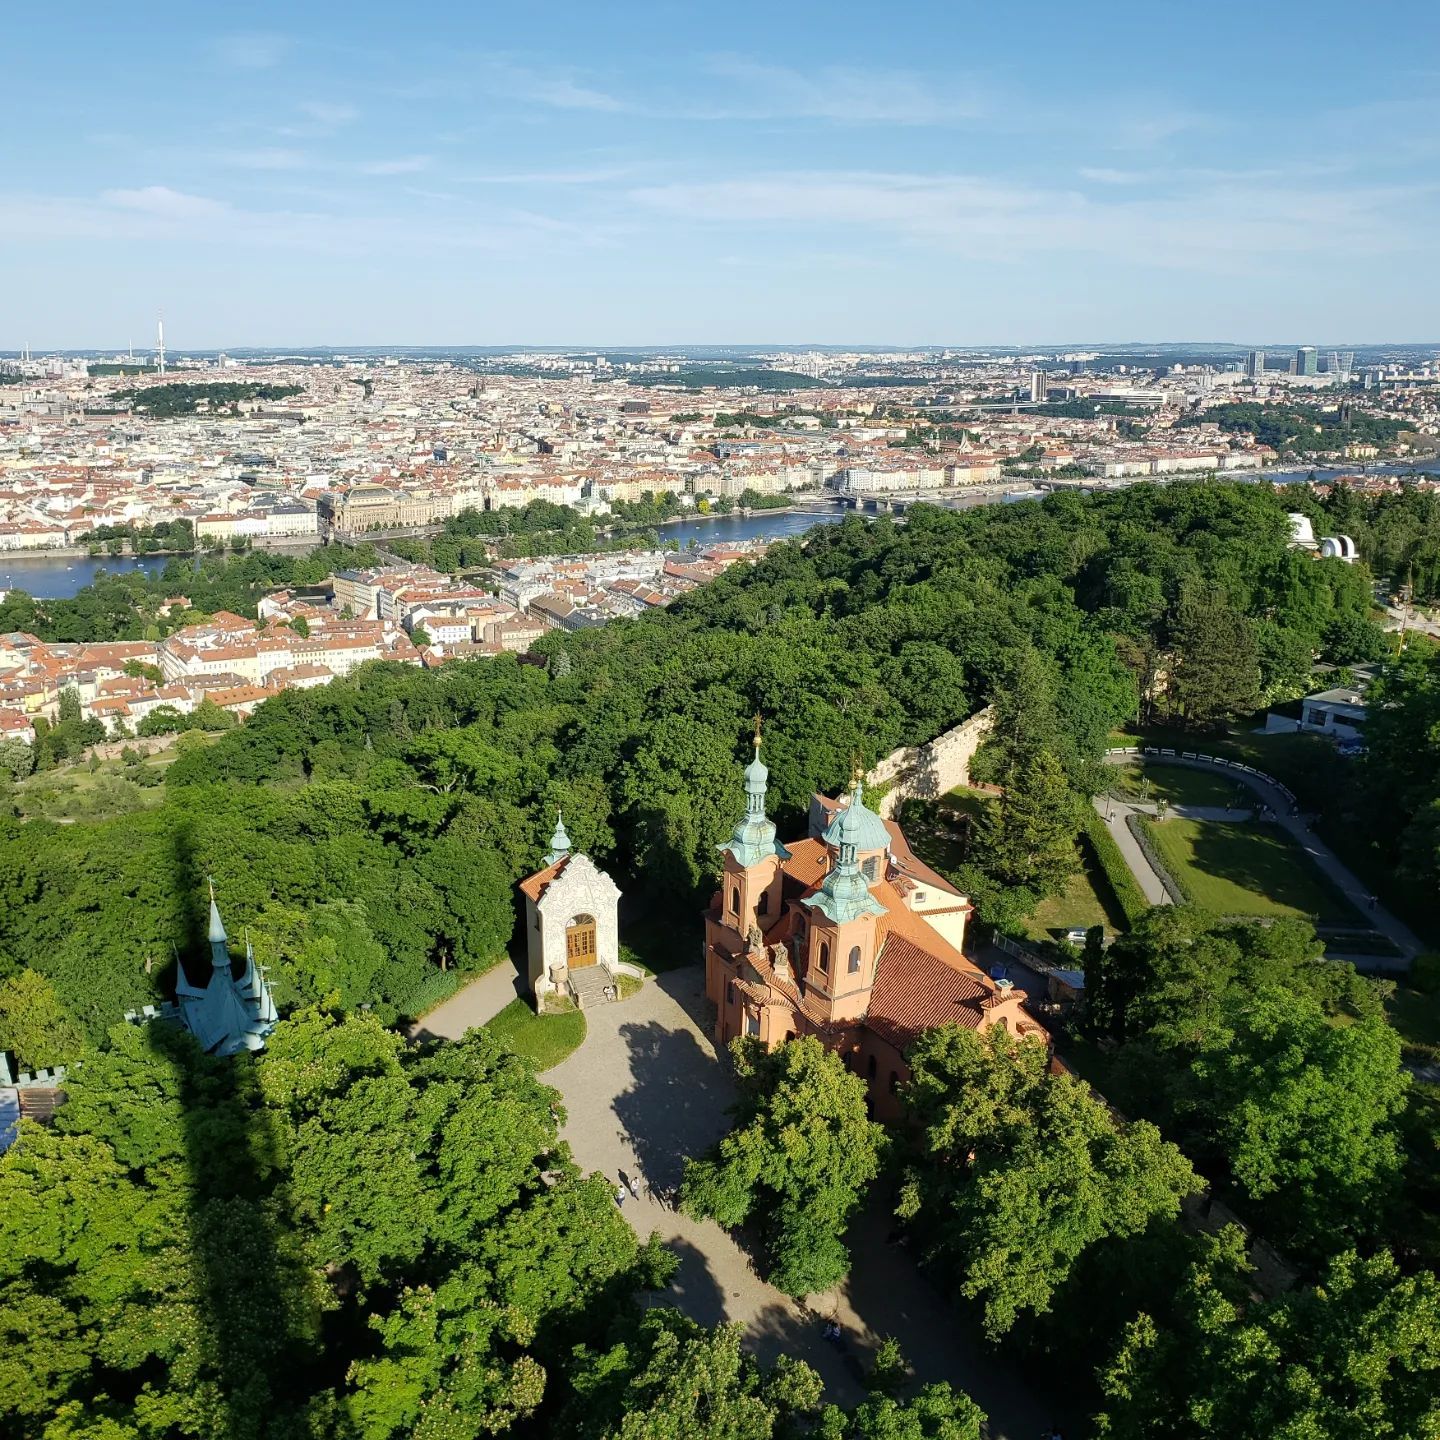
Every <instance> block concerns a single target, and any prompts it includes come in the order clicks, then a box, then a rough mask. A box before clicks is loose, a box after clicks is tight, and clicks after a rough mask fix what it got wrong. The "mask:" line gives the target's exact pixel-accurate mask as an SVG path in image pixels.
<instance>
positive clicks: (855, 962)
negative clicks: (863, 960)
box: [850, 945, 860, 975]
mask: <svg viewBox="0 0 1440 1440" xmlns="http://www.w3.org/2000/svg"><path fill="white" fill-rule="evenodd" d="M859 970H860V947H859V946H858V945H852V946H851V947H850V973H851V974H852V975H855V974H857V973H858V972H859Z"/></svg>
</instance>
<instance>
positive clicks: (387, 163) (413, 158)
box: [355, 155, 435, 175]
mask: <svg viewBox="0 0 1440 1440" xmlns="http://www.w3.org/2000/svg"><path fill="white" fill-rule="evenodd" d="M434 163H435V162H434V160H433V159H432V158H431V157H430V156H429V155H400V156H396V157H395V158H394V159H391V160H362V161H361V162H360V164H359V165H357V166H356V167H355V168H356V169H357V170H359V172H360V173H361V174H362V175H418V174H419V173H420V172H421V171H422V170H428V169H429V168H430V167H431V166H432V165H433V164H434Z"/></svg>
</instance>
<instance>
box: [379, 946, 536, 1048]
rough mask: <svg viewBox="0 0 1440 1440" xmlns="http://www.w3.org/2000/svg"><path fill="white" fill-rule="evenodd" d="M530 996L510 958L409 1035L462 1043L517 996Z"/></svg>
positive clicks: (468, 986)
mask: <svg viewBox="0 0 1440 1440" xmlns="http://www.w3.org/2000/svg"><path fill="white" fill-rule="evenodd" d="M527 993H528V991H527V989H526V987H525V984H524V982H523V981H522V980H521V979H520V974H519V972H518V971H517V970H516V969H515V965H514V962H513V961H511V960H510V958H509V957H508V956H507V957H506V958H505V959H504V960H502V961H501V962H500V963H499V964H498V965H496V966H495V967H494V969H492V970H487V971H486V972H485V973H484V974H483V975H481V976H480V977H479V978H478V979H476V980H472V981H471V982H470V983H469V984H468V985H467V986H466V987H465V988H464V989H463V990H457V991H456V992H455V994H453V995H452V996H451V997H450V998H449V999H448V1000H447V1001H446V1002H445V1003H444V1004H443V1005H437V1006H436V1007H435V1009H433V1010H432V1011H431V1012H430V1013H429V1014H428V1015H427V1016H426V1017H425V1018H424V1019H423V1020H417V1021H416V1022H415V1023H414V1024H413V1025H412V1026H411V1027H410V1028H409V1030H407V1031H406V1032H405V1033H406V1034H407V1035H408V1036H409V1037H410V1039H412V1040H429V1039H440V1040H458V1039H459V1038H460V1037H461V1036H462V1035H463V1034H464V1033H465V1032H466V1031H467V1030H473V1029H474V1028H475V1027H476V1026H477V1025H483V1024H484V1023H485V1022H486V1021H487V1020H493V1019H494V1018H495V1017H496V1016H497V1015H498V1014H499V1013H500V1012H501V1011H502V1010H503V1009H504V1008H505V1007H506V1006H507V1005H508V1004H509V1003H510V1002H511V1001H512V1000H513V999H514V998H515V997H516V996H517V995H524V994H527Z"/></svg>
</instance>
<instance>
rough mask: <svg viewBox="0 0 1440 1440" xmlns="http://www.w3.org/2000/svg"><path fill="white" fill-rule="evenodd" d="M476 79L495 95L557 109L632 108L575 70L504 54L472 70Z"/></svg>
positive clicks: (601, 109) (473, 77) (600, 109)
mask: <svg viewBox="0 0 1440 1440" xmlns="http://www.w3.org/2000/svg"><path fill="white" fill-rule="evenodd" d="M472 80H473V83H475V84H478V85H479V86H480V87H481V88H483V89H485V90H488V91H490V93H491V94H494V95H500V96H503V97H505V98H507V99H511V100H525V101H530V102H532V103H534V104H537V105H548V106H551V107H552V108H554V109H557V110H597V111H610V112H614V111H620V110H625V109H628V108H630V107H629V106H628V105H627V104H626V102H625V101H624V100H621V99H620V98H619V97H618V96H615V95H612V94H610V93H608V92H607V91H604V90H600V89H597V88H595V87H594V86H593V85H591V84H589V83H587V82H586V81H585V80H583V79H582V78H581V76H580V75H579V74H578V73H577V72H575V71H573V70H571V71H566V70H564V69H560V68H555V67H551V66H545V67H543V68H542V67H539V66H533V65H528V64H524V63H521V62H518V61H514V60H510V59H507V58H503V57H492V58H490V59H488V60H485V61H482V62H481V63H480V64H479V65H478V66H477V68H476V69H475V71H474V72H473V73H472Z"/></svg>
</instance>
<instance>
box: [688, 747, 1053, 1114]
mask: <svg viewBox="0 0 1440 1440" xmlns="http://www.w3.org/2000/svg"><path fill="white" fill-rule="evenodd" d="M768 778H769V772H768V771H767V770H766V768H765V766H764V765H763V764H762V763H761V760H760V739H759V735H758V732H757V735H756V740H755V759H754V760H753V761H752V762H751V764H750V765H749V766H747V767H746V770H745V794H746V812H745V815H744V816H743V817H742V818H741V820H740V821H739V823H738V824H737V825H736V827H735V831H734V834H733V835H732V836H731V837H730V839H729V840H728V841H726V843H725V844H724V845H723V846H721V850H722V852H723V854H724V869H723V873H722V876H721V882H720V891H719V893H718V894H717V895H716V896H715V898H714V900H713V901H712V902H711V905H710V908H709V910H707V911H706V913H705V991H706V995H707V997H708V998H709V1000H710V1001H711V1003H712V1004H713V1005H714V1006H715V1009H716V1020H715V1038H716V1040H717V1041H719V1042H720V1043H721V1044H725V1043H727V1042H729V1041H730V1040H732V1039H734V1038H735V1037H736V1036H737V1035H749V1036H753V1037H754V1038H755V1039H758V1040H759V1041H761V1043H762V1044H764V1045H765V1046H766V1048H767V1049H773V1048H774V1047H775V1046H776V1045H779V1044H780V1043H782V1042H783V1041H785V1040H789V1039H793V1038H795V1037H796V1036H801V1035H815V1036H817V1037H818V1038H819V1039H820V1040H821V1041H822V1042H823V1043H824V1044H825V1045H827V1046H828V1047H829V1048H830V1049H832V1050H835V1051H837V1052H838V1053H839V1054H840V1056H841V1057H842V1058H843V1059H844V1061H845V1064H846V1066H847V1067H848V1068H849V1069H850V1070H852V1071H853V1072H854V1073H856V1074H858V1075H860V1076H862V1077H864V1078H865V1079H866V1080H867V1082H868V1083H869V1087H870V1103H871V1108H872V1112H873V1113H874V1114H875V1115H876V1116H877V1117H878V1118H881V1119H892V1118H894V1117H895V1116H896V1115H898V1113H899V1102H898V1101H897V1099H896V1098H895V1094H896V1090H897V1089H898V1087H899V1086H900V1085H901V1084H902V1083H903V1082H904V1081H906V1080H908V1079H909V1078H910V1071H909V1067H908V1066H907V1065H906V1064H905V1059H904V1055H905V1051H906V1049H907V1048H908V1047H909V1045H910V1044H911V1042H912V1041H914V1039H915V1038H916V1037H917V1036H918V1035H920V1034H921V1033H922V1032H923V1031H925V1030H932V1029H934V1028H936V1027H937V1026H940V1025H962V1026H964V1027H965V1028H966V1029H970V1030H985V1029H988V1028H989V1027H990V1026H991V1025H1004V1026H1005V1027H1006V1029H1008V1030H1009V1031H1011V1033H1012V1034H1016V1035H1028V1034H1035V1035H1039V1036H1041V1037H1042V1038H1043V1037H1044V1035H1045V1032H1044V1030H1043V1029H1042V1028H1041V1027H1040V1026H1039V1025H1038V1024H1036V1023H1035V1021H1034V1020H1032V1019H1031V1018H1030V1017H1029V1016H1028V1015H1027V1014H1026V1013H1025V1011H1024V1009H1023V1008H1022V1006H1023V1002H1024V995H1023V993H1022V992H1020V991H1018V990H1015V989H1014V988H1013V987H1011V986H1009V985H1008V984H1007V983H1004V982H1002V983H997V982H996V981H994V980H992V979H991V978H990V977H989V976H988V975H986V974H985V973H984V971H983V970H981V969H980V968H979V967H978V966H976V965H975V964H974V962H973V961H971V960H970V959H968V958H967V957H966V955H965V954H964V953H963V950H962V948H961V947H962V945H963V943H964V939H965V923H966V921H967V919H968V918H969V915H970V912H971V906H970V903H969V901H968V900H967V899H966V898H965V896H963V895H962V894H960V892H959V891H958V890H956V889H955V887H954V886H953V885H952V884H950V882H949V881H948V880H946V879H945V878H944V877H943V876H941V875H937V874H936V873H935V872H934V871H933V870H931V869H930V868H929V867H928V866H927V865H925V864H924V863H923V862H922V861H920V860H919V859H917V858H916V856H915V855H914V853H913V852H912V851H911V849H910V846H909V844H908V843H907V842H906V839H905V836H904V834H903V833H902V832H901V830H900V827H899V826H898V825H896V824H895V823H894V821H889V820H882V819H881V818H880V816H879V815H877V814H875V812H874V811H872V810H870V809H869V808H868V807H867V806H866V804H865V801H864V797H863V794H862V789H861V784H860V781H859V778H858V777H857V778H856V780H855V782H854V784H853V786H852V788H851V790H850V793H849V795H848V796H845V797H843V798H841V799H839V800H830V799H828V798H826V797H825V796H822V795H817V796H816V797H815V798H814V800H813V802H812V804H811V809H810V834H809V835H808V836H807V837H806V838H805V839H804V840H797V841H794V842H792V843H790V844H789V845H782V844H780V843H779V842H778V841H777V840H776V838H775V826H774V824H773V823H772V822H771V821H770V820H769V819H768V818H767V816H766V814H765V792H766V786H767V782H768Z"/></svg>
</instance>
